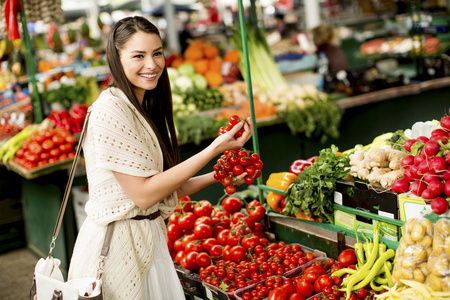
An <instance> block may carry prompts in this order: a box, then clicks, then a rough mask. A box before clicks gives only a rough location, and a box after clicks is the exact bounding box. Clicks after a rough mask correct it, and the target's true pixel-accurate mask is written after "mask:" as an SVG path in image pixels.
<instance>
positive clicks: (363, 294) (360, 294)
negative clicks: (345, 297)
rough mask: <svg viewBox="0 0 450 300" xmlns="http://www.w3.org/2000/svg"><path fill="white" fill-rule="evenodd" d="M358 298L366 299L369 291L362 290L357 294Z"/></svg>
mask: <svg viewBox="0 0 450 300" xmlns="http://www.w3.org/2000/svg"><path fill="white" fill-rule="evenodd" d="M356 297H357V298H358V299H366V297H367V291H366V290H365V289H360V290H359V291H358V292H357V293H356Z"/></svg>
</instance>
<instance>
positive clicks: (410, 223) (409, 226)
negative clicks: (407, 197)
mask: <svg viewBox="0 0 450 300" xmlns="http://www.w3.org/2000/svg"><path fill="white" fill-rule="evenodd" d="M416 222H417V219H409V220H408V221H407V222H406V223H405V227H404V231H405V232H404V234H403V235H405V233H406V234H411V232H412V231H413V228H414V225H416Z"/></svg>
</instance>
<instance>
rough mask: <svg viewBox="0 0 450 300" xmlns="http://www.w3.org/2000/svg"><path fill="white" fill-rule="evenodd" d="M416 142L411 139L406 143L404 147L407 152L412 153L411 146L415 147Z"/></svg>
mask: <svg viewBox="0 0 450 300" xmlns="http://www.w3.org/2000/svg"><path fill="white" fill-rule="evenodd" d="M415 142H417V140H416V139H409V140H406V141H405V142H404V143H403V147H404V148H405V150H406V151H408V152H411V146H412V145H414V144H415Z"/></svg>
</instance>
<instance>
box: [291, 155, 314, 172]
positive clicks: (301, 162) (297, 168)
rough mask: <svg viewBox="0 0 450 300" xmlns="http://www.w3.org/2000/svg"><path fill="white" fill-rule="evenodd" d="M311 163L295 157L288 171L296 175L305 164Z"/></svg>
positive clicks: (301, 170)
mask: <svg viewBox="0 0 450 300" xmlns="http://www.w3.org/2000/svg"><path fill="white" fill-rule="evenodd" d="M312 164H313V163H312V162H310V161H307V160H304V159H297V160H295V161H294V162H293V163H292V164H291V166H290V168H289V172H291V173H294V174H296V175H298V174H300V173H301V172H303V169H304V168H305V167H307V166H310V165H312Z"/></svg>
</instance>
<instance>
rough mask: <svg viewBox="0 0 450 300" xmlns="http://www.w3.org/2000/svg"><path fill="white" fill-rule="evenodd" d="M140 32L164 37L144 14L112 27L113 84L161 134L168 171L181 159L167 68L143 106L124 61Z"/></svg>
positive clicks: (109, 45) (108, 55) (108, 48)
mask: <svg viewBox="0 0 450 300" xmlns="http://www.w3.org/2000/svg"><path fill="white" fill-rule="evenodd" d="M138 31H141V32H145V33H151V34H156V35H158V36H160V34H159V30H158V28H156V26H155V25H153V24H152V23H151V22H150V21H148V20H147V19H146V18H144V17H140V16H134V17H126V18H123V19H121V20H119V21H118V22H117V23H115V24H114V26H113V27H112V28H111V32H110V33H109V36H108V43H107V46H106V62H107V64H108V67H109V70H110V71H111V81H110V84H109V86H111V87H117V88H119V89H120V90H122V91H123V92H124V93H125V95H126V96H127V97H128V99H129V100H130V101H131V103H132V104H133V105H134V106H135V107H136V109H137V110H138V111H139V112H140V113H141V114H142V115H143V116H144V117H145V119H146V120H147V122H148V124H150V126H151V128H152V129H153V131H154V132H155V134H156V136H157V137H158V141H159V144H160V146H161V150H162V153H163V157H164V170H167V169H169V168H171V167H173V166H174V165H176V164H177V163H178V162H179V161H180V152H179V148H178V141H177V136H176V132H175V125H174V122H173V109H172V93H171V90H170V81H169V76H168V74H167V68H166V67H165V68H164V70H163V72H162V75H161V77H160V78H159V80H158V84H157V86H156V87H155V88H154V89H153V90H147V91H146V92H145V95H144V101H143V102H142V105H140V104H139V101H138V99H137V98H136V96H135V94H134V92H133V86H132V84H131V82H130V81H129V80H128V78H127V77H126V75H125V72H124V70H123V67H122V63H121V62H120V51H121V50H122V49H123V47H124V45H125V43H126V42H127V41H128V40H129V39H130V38H131V36H132V35H133V34H134V33H136V32H138Z"/></svg>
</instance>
